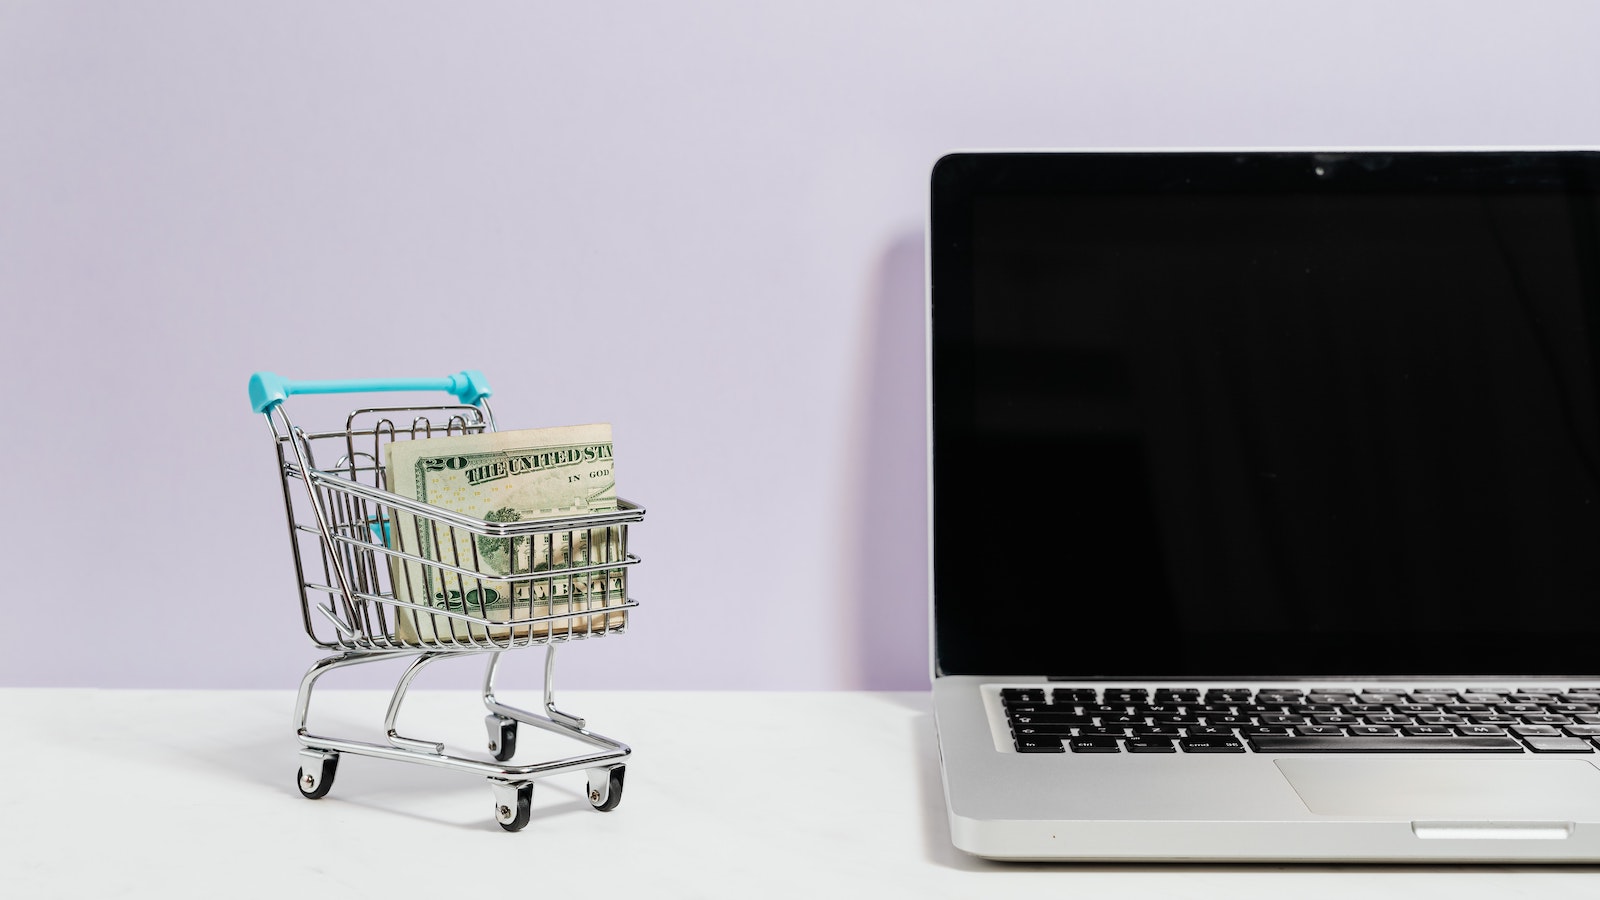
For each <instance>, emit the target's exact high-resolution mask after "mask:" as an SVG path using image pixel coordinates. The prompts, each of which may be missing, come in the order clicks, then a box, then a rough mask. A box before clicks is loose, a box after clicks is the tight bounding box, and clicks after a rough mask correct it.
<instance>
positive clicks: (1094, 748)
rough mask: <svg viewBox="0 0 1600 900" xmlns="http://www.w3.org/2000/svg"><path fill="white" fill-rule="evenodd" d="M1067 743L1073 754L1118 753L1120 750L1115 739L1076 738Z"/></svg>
mask: <svg viewBox="0 0 1600 900" xmlns="http://www.w3.org/2000/svg"><path fill="white" fill-rule="evenodd" d="M1067 743H1068V744H1069V745H1070V746H1071V747H1072V752H1073V753H1116V752H1117V750H1118V748H1117V739H1116V738H1114V737H1075V738H1073V739H1072V740H1070V741H1068V742H1067Z"/></svg>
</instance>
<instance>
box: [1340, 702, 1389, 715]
mask: <svg viewBox="0 0 1600 900" xmlns="http://www.w3.org/2000/svg"><path fill="white" fill-rule="evenodd" d="M1341 709H1343V710H1344V712H1345V714H1346V715H1351V716H1370V715H1377V714H1381V713H1386V712H1388V711H1389V707H1388V706H1387V705H1385V704H1382V703H1347V704H1345V705H1344V706H1343V707H1341Z"/></svg>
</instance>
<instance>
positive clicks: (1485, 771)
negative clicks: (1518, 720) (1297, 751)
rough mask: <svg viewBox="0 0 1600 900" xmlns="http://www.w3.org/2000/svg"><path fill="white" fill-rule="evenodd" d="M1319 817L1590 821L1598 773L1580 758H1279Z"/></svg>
mask: <svg viewBox="0 0 1600 900" xmlns="http://www.w3.org/2000/svg"><path fill="white" fill-rule="evenodd" d="M1274 762H1276V763H1277V765H1278V770H1279V771H1280V772H1282V773H1283V775H1284V777H1285V778H1288V779H1289V784H1290V785H1292V786H1293V787H1294V789H1295V792H1296V793H1298V794H1299V795H1300V800H1301V802H1303V803H1305V805H1306V808H1307V809H1309V810H1311V811H1312V812H1314V813H1318V814H1320V815H1325V816H1383V817H1395V818H1401V819H1451V820H1486V819H1495V820H1516V819H1540V820H1547V819H1572V820H1577V819H1588V818H1592V817H1594V816H1595V815H1597V814H1600V769H1596V768H1595V767H1594V766H1592V765H1590V764H1589V763H1588V762H1586V761H1584V760H1581V759H1529V758H1527V757H1525V756H1521V757H1513V758H1510V759H1504V758H1502V759H1352V758H1350V757H1342V758H1337V759H1333V758H1316V759H1305V758H1298V757H1297V758H1292V759H1278V760H1274Z"/></svg>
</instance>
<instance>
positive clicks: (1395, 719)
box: [1367, 713, 1411, 725]
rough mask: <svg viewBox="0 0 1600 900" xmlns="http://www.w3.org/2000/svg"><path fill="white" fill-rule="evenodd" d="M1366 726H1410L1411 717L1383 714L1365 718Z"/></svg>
mask: <svg viewBox="0 0 1600 900" xmlns="http://www.w3.org/2000/svg"><path fill="white" fill-rule="evenodd" d="M1367 724H1368V725H1410V724H1411V717H1410V716H1402V715H1397V714H1395V713H1385V714H1383V715H1376V716H1367Z"/></svg>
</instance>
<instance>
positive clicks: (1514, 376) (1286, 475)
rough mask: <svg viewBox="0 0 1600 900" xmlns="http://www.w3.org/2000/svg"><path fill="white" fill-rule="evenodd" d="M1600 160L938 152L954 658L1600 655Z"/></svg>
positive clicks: (940, 565)
mask: <svg viewBox="0 0 1600 900" xmlns="http://www.w3.org/2000/svg"><path fill="white" fill-rule="evenodd" d="M1597 186H1600V155H1594V154H1583V153H1493V154H1450V153H1417V154H1325V155H1312V154H1301V153H1279V154H1244V155H1237V154H1143V155H1141V154H1006V155H1002V154H970V155H957V156H951V157H947V158H946V159H944V160H942V161H941V162H940V164H939V166H938V167H937V168H936V169H935V172H934V190H933V208H932V234H931V245H932V301H931V302H932V317H933V332H932V339H933V342H932V348H931V352H932V358H933V365H932V379H933V385H932V387H933V483H934V510H933V515H934V523H935V524H934V543H933V571H934V605H935V615H936V619H937V622H936V626H937V627H936V636H937V639H936V652H937V665H938V667H939V670H940V671H941V672H942V673H945V674H1008V673H1009V674H1036V675H1037V674H1049V675H1060V676H1066V677H1085V678H1094V677H1153V678H1154V677H1171V678H1180V677H1192V678H1211V677H1227V676H1234V677H1243V676H1250V677H1292V676H1316V675H1324V676H1335V675H1347V676H1361V675H1374V676H1376V675H1419V676H1420V675H1429V674H1434V675H1472V674H1481V675H1494V674H1507V675H1512V674H1540V675H1558V674H1565V675H1578V674H1596V673H1600V415H1597V413H1600V367H1597V364H1600V349H1597V345H1596V344H1597V341H1600V236H1597V232H1596V223H1597V220H1600V203H1597V194H1596V187H1597Z"/></svg>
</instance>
